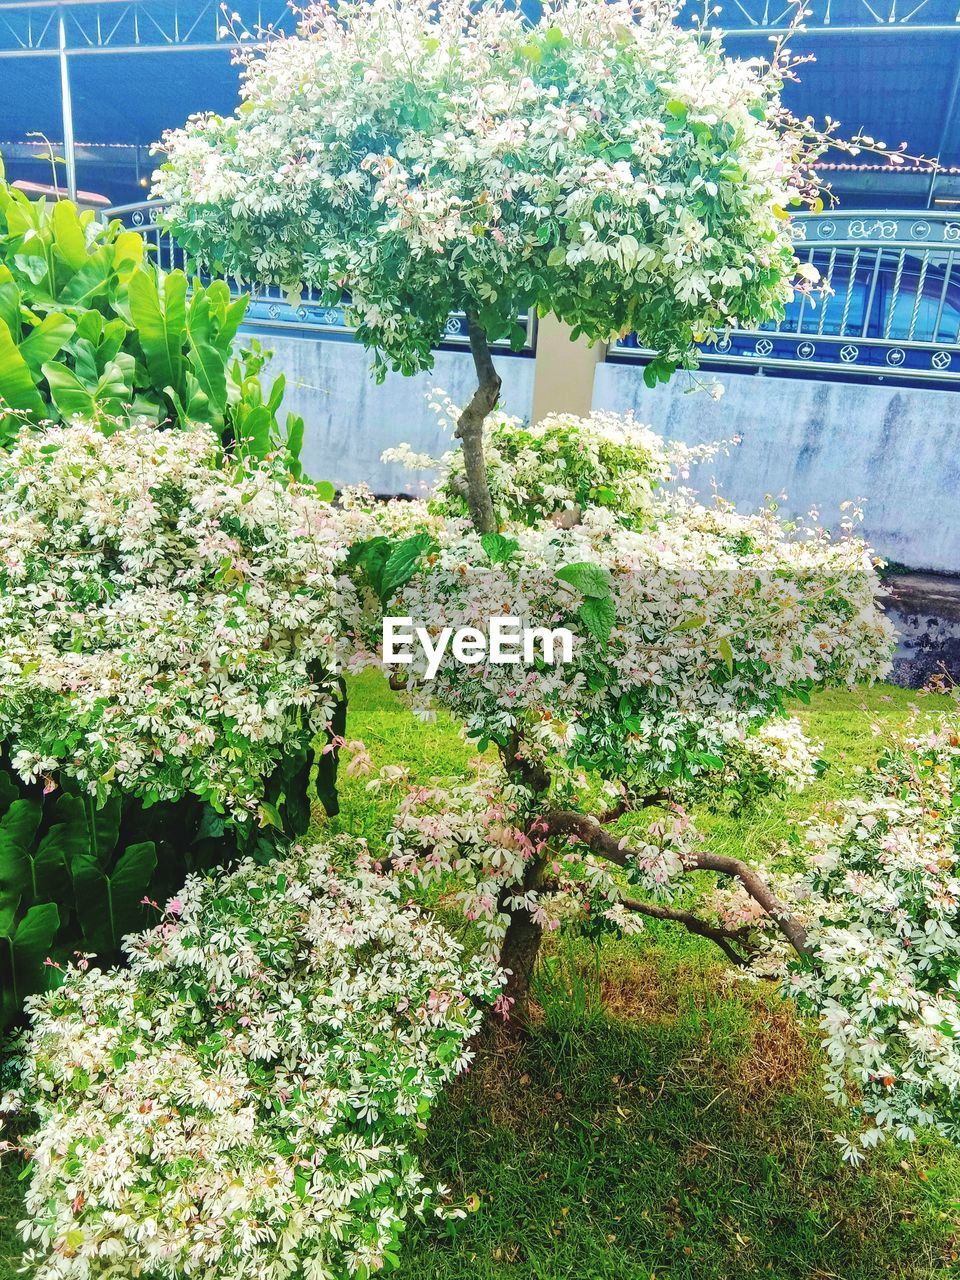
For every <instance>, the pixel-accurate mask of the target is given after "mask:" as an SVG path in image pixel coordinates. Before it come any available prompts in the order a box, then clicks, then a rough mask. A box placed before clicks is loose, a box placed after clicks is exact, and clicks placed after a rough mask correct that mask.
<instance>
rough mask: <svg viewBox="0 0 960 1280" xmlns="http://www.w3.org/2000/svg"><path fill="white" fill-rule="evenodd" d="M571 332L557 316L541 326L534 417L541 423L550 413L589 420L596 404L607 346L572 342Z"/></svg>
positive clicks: (538, 338) (532, 418)
mask: <svg viewBox="0 0 960 1280" xmlns="http://www.w3.org/2000/svg"><path fill="white" fill-rule="evenodd" d="M570 332H571V331H570V328H569V326H568V325H565V324H563V323H562V322H561V321H560V320H558V319H557V318H556V317H555V316H543V317H541V319H540V320H539V321H538V323H537V359H536V367H535V369H534V374H533V413H532V416H531V419H530V420H531V422H539V421H540V419H541V418H545V417H546V416H547V414H548V413H575V414H577V415H578V416H580V417H585V416H586V415H587V414H588V413H589V412H590V408H591V405H592V404H593V377H594V373H595V371H596V368H597V365H598V363H599V362H600V361H602V360H604V359H605V357H606V350H607V349H606V344H605V343H602V342H595V343H594V344H593V345H592V346H591V345H590V344H589V343H588V342H587V340H586V338H578V339H577V340H576V342H571V341H570Z"/></svg>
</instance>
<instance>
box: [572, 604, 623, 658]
mask: <svg viewBox="0 0 960 1280" xmlns="http://www.w3.org/2000/svg"><path fill="white" fill-rule="evenodd" d="M577 612H578V615H579V617H580V620H581V621H582V622H583V624H584V626H585V627H586V628H587V630H588V631H589V632H590V634H591V635H592V636H593V638H594V639H595V640H598V641H599V643H600V645H601V647H602V648H604V649H605V648H606V647H607V642H608V641H609V639H610V632H611V631H612V630H613V625H614V623H615V622H616V620H617V611H616V609H615V608H614V605H613V600H612V599H611V598H610V596H588V597H587V599H586V600H584V601H583V603H582V604H581V605H580V608H579V609H578V610H577Z"/></svg>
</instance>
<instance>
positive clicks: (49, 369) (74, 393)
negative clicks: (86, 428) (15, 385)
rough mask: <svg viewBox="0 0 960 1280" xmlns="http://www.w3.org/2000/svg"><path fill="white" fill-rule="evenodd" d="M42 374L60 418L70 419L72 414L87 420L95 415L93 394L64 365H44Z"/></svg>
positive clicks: (95, 407) (95, 404) (95, 403)
mask: <svg viewBox="0 0 960 1280" xmlns="http://www.w3.org/2000/svg"><path fill="white" fill-rule="evenodd" d="M42 373H43V376H44V377H45V378H46V380H47V385H48V386H49V388H50V399H51V400H52V401H53V403H54V405H55V406H56V409H57V412H58V413H59V415H60V417H61V418H72V417H73V415H74V414H80V415H82V416H83V417H85V418H89V417H92V416H93V415H94V414H95V413H96V409H97V399H96V396H95V395H94V392H93V391H92V390H90V389H89V388H88V387H85V386H84V385H83V383H82V382H81V381H80V379H79V378H78V377H77V375H76V374H75V373H74V372H73V371H72V370H71V369H68V368H67V366H66V365H65V364H56V363H53V362H51V363H49V364H45V365H44V366H43V369H42Z"/></svg>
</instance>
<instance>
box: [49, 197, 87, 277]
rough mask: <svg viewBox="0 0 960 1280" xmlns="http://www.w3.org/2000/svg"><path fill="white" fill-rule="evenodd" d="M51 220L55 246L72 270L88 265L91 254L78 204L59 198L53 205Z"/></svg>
mask: <svg viewBox="0 0 960 1280" xmlns="http://www.w3.org/2000/svg"><path fill="white" fill-rule="evenodd" d="M50 220H51V223H52V226H53V243H54V248H55V249H56V251H57V253H58V254H59V255H60V257H61V258H62V259H63V261H64V262H65V263H66V264H67V266H68V267H70V269H71V270H72V271H79V270H80V268H81V267H84V266H86V263H87V257H88V256H89V255H88V252H87V238H86V236H85V235H84V233H83V227H82V225H81V223H80V217H79V215H78V213H77V206H76V205H75V204H71V202H70V201H69V200H58V201H57V202H56V204H55V205H54V206H53V212H52V214H51V215H50Z"/></svg>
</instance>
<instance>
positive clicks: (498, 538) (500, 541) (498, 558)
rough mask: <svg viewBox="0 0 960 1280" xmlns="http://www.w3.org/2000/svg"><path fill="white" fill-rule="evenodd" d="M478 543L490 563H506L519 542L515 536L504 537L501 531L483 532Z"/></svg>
mask: <svg viewBox="0 0 960 1280" xmlns="http://www.w3.org/2000/svg"><path fill="white" fill-rule="evenodd" d="M480 545H481V547H483V549H484V551H485V552H486V553H487V556H488V558H489V560H490V563H491V564H506V563H507V561H508V560H509V559H510V557H511V556H512V555H513V553H514V552H515V551H516V549H517V547H519V545H520V543H519V542H517V540H516V538H505V537H504V536H503V534H502V533H485V534H483V535H482V536H481V538H480Z"/></svg>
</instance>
